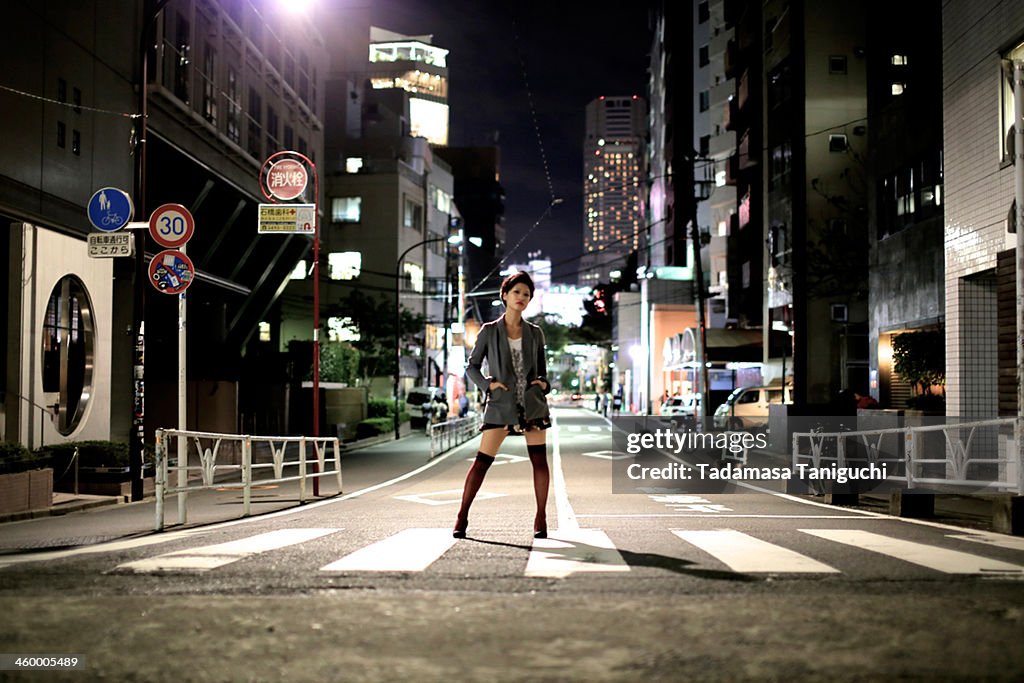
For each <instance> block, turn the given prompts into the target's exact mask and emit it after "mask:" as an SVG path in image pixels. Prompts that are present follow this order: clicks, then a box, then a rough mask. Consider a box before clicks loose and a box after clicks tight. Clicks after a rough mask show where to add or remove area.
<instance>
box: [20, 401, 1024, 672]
mask: <svg viewBox="0 0 1024 683" xmlns="http://www.w3.org/2000/svg"><path fill="white" fill-rule="evenodd" d="M548 441H549V461H550V462H551V464H552V484H553V486H552V495H551V500H550V503H549V508H548V518H549V526H550V527H551V533H550V538H549V539H546V540H534V539H533V537H532V522H533V513H534V509H533V508H534V503H533V489H532V479H531V469H530V463H529V461H528V459H527V457H526V448H525V444H524V443H523V442H522V440H514V439H512V438H510V439H508V440H506V443H505V445H504V447H503V448H502V451H501V453H500V454H499V457H498V459H497V461H496V462H495V464H494V466H493V467H492V468H491V470H490V472H489V474H488V477H487V479H486V481H485V482H484V485H483V488H482V489H481V492H480V495H479V496H478V498H477V501H476V504H475V505H474V507H473V510H472V512H471V514H470V525H469V538H467V539H465V540H459V541H455V540H454V539H452V537H451V531H450V530H451V526H452V524H453V522H454V518H455V513H456V511H457V509H458V501H459V497H460V494H461V487H462V482H463V479H464V477H465V474H466V471H467V468H468V467H469V464H470V461H471V460H472V458H473V456H474V455H475V446H476V444H477V443H478V439H474V440H473V441H470V442H469V443H467V444H465V445H464V446H463V447H461V448H459V449H456V450H455V451H452V452H450V453H448V454H446V455H444V456H441V457H438V458H435V459H433V460H428V458H427V453H426V450H427V449H426V443H425V440H424V439H423V438H422V437H415V438H410V439H404V440H403V441H401V442H399V444H402V450H401V452H396V451H395V450H394V449H393V448H392V450H391V451H389V452H386V453H383V454H382V453H380V452H375V451H373V449H369V450H367V451H366V452H364V453H360V454H359V455H358V457H352V458H351V461H348V460H347V461H346V492H345V494H344V495H342V496H338V497H336V498H333V499H328V500H324V501H320V502H316V503H311V504H307V505H304V506H301V507H288V508H286V509H281V510H278V511H276V512H267V513H266V514H262V515H260V516H257V517H253V518H249V519H244V520H232V521H229V522H218V523H212V524H201V525H200V524H192V525H189V526H186V527H175V526H174V525H171V526H169V528H168V530H167V531H165V532H163V533H162V534H139V533H136V534H128V533H126V529H128V528H129V527H130V526H131V524H130V523H128V522H125V521H117V520H119V519H123V518H122V517H116V515H131V514H137V515H142V514H143V512H142V511H136V512H132V510H131V509H130V508H131V506H125V508H124V509H121V510H120V511H115V512H111V513H107V512H103V513H92V512H89V513H80V514H76V515H69V516H68V517H67V518H66V519H64V520H61V522H60V524H63V525H65V526H62V527H61V526H52V527H48V529H53V530H52V531H50V532H49V533H50V535H51V538H50V541H49V542H47V541H46V539H40V538H38V533H36V534H35V535H33V532H34V530H37V529H41V528H42V527H34V526H33V524H34V521H33V522H23V523H17V524H10V525H5V526H3V527H0V548H2V550H0V613H2V614H3V619H2V620H0V654H3V653H6V654H34V655H43V654H46V655H77V656H78V657H80V658H81V660H82V661H81V665H80V666H81V668H80V669H77V670H65V671H48V672H45V673H41V672H27V671H12V670H7V671H0V679H2V680H8V679H9V680H69V681H87V680H88V681H91V680H115V681H182V680H189V681H236V680H238V681H250V680H251V681H279V680H288V681H313V680H316V681H333V680H337V681H376V680H416V681H471V680H472V681H475V680H530V681H633V680H644V681H646V680H669V681H677V680H694V681H705V680H707V681H742V680H825V679H827V680H830V681H861V680H890V679H897V678H903V679H926V680H978V679H985V680H1008V681H1009V680H1021V679H1022V678H1024V648H1022V647H1021V643H1022V642H1024V540H1022V539H1020V538H1014V537H1009V536H1003V535H998V534H994V533H988V532H984V531H977V530H970V529H958V528H956V527H950V526H944V525H941V524H935V523H929V522H921V521H909V520H900V519H896V518H892V517H888V516H885V515H881V514H878V513H872V512H867V511H863V510H853V509H849V508H838V507H832V506H826V505H824V504H822V503H820V502H818V501H817V500H813V499H810V498H804V497H796V496H788V495H785V494H782V493H742V494H740V493H727V492H719V491H716V492H706V493H697V494H694V493H679V492H678V491H674V490H672V489H671V488H670V487H665V488H661V489H659V488H658V487H647V488H645V489H644V490H638V491H636V492H635V493H631V494H620V493H614V494H613V493H612V462H613V461H612V459H611V458H612V457H614V454H613V453H612V452H611V451H612V445H611V444H612V441H611V436H610V426H609V424H608V423H607V422H606V421H605V420H603V419H601V418H600V417H598V416H597V415H596V414H595V413H593V412H591V411H588V410H582V409H558V410H557V411H556V424H555V428H554V429H553V430H552V431H551V432H550V433H549V440H548ZM273 493H274V492H273V491H267V492H266V496H267V498H268V502H269V501H270V499H271V498H272V496H273ZM228 495H234V494H228ZM231 504H235V505H237V500H235V501H227V502H225V506H230V505H231ZM171 507H173V504H172V505H171ZM267 509H268V510H269V509H273V508H272V507H271V508H267ZM106 514H109V515H110V516H109V517H107V518H104V516H103V515H106ZM146 514H148V513H146ZM137 522H138V520H135V523H136V526H137ZM48 524H50V525H56V524H58V523H57V522H54V521H50V522H48Z"/></svg>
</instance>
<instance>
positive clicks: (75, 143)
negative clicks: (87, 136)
mask: <svg viewBox="0 0 1024 683" xmlns="http://www.w3.org/2000/svg"><path fill="white" fill-rule="evenodd" d="M71 153H72V154H74V155H75V156H80V155H81V154H82V134H81V133H80V132H78V131H77V130H74V129H73V130H72V131H71Z"/></svg>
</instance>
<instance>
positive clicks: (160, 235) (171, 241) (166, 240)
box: [149, 204, 196, 249]
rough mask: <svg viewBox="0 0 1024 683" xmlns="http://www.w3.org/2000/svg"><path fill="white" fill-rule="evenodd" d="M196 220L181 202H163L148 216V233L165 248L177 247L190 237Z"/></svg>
mask: <svg viewBox="0 0 1024 683" xmlns="http://www.w3.org/2000/svg"><path fill="white" fill-rule="evenodd" d="M195 229H196V222H195V220H194V219H193V218H192V214H191V212H189V210H188V209H186V208H185V207H184V206H182V205H181V204H164V205H162V206H160V207H157V210H156V211H154V212H153V213H152V215H151V216H150V217H149V234H150V236H151V237H152V238H153V241H154V242H156V243H157V244H159V245H160V246H161V247H164V248H165V249H177V248H178V247H180V246H182V245H183V244H185V243H186V242H188V241H189V240H190V239H191V238H192V233H193V232H194V231H195Z"/></svg>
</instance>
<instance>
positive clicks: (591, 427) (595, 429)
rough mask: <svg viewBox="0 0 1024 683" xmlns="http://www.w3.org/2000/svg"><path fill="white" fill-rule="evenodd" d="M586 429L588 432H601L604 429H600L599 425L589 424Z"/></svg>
mask: <svg viewBox="0 0 1024 683" xmlns="http://www.w3.org/2000/svg"><path fill="white" fill-rule="evenodd" d="M587 431H588V432H603V431H605V430H604V429H601V428H600V427H597V426H594V425H591V426H589V427H587Z"/></svg>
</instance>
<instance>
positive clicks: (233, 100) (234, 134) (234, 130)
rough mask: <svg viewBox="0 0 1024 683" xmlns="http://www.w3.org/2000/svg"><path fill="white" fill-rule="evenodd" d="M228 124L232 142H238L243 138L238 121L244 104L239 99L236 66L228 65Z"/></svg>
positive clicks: (229, 137) (228, 132)
mask: <svg viewBox="0 0 1024 683" xmlns="http://www.w3.org/2000/svg"><path fill="white" fill-rule="evenodd" d="M227 98H228V126H227V134H228V139H229V140H231V142H233V143H235V144H236V145H237V144H238V141H239V139H240V138H241V130H240V129H239V125H238V121H239V119H240V118H241V116H242V105H241V104H240V103H239V101H238V72H237V71H235V67H233V66H229V67H228V92H227Z"/></svg>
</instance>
